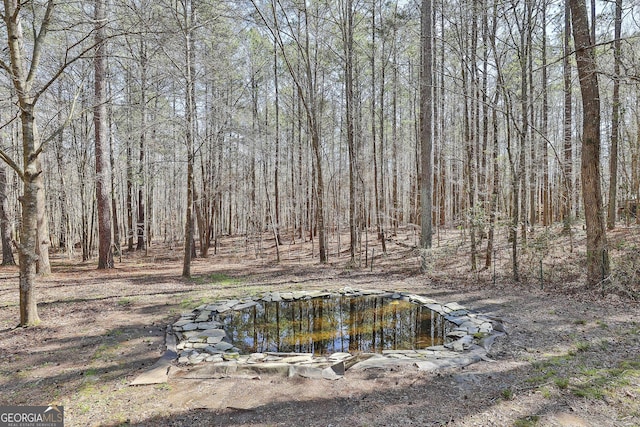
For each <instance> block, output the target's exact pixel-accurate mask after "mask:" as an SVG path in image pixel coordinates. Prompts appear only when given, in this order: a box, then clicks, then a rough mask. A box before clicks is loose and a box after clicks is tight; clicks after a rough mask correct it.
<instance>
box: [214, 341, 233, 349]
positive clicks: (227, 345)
mask: <svg viewBox="0 0 640 427" xmlns="http://www.w3.org/2000/svg"><path fill="white" fill-rule="evenodd" d="M213 348H214V350H216V351H227V350H231V349H232V348H233V344H230V343H228V342H226V341H221V342H219V343H217V344H216V345H215V346H213Z"/></svg>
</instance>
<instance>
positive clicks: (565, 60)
mask: <svg viewBox="0 0 640 427" xmlns="http://www.w3.org/2000/svg"><path fill="white" fill-rule="evenodd" d="M570 40H571V10H570V8H569V2H568V1H566V2H565V9H564V44H563V57H562V70H563V81H564V86H563V88H564V110H563V115H564V117H563V121H562V123H563V133H564V150H563V151H564V168H563V175H564V179H563V183H564V186H563V199H564V203H563V206H562V220H563V223H564V233H570V232H571V215H572V213H573V141H572V130H571V129H572V124H571V123H572V106H571V103H572V100H571V98H572V96H571V90H572V89H571V64H570V63H569V56H570V54H571V45H570Z"/></svg>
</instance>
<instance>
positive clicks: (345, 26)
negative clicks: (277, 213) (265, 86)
mask: <svg viewBox="0 0 640 427" xmlns="http://www.w3.org/2000/svg"><path fill="white" fill-rule="evenodd" d="M374 7H375V6H374ZM342 9H343V10H342V23H341V27H342V28H341V29H342V40H343V45H344V55H345V63H344V85H345V87H344V91H345V101H346V102H345V104H346V115H347V117H346V125H347V147H348V153H349V263H350V265H354V264H355V258H356V245H357V240H358V230H357V218H356V215H357V211H356V198H357V194H356V180H357V175H358V172H357V159H356V146H355V145H356V141H355V126H354V116H355V114H354V111H353V109H354V105H353V104H354V94H353V2H352V0H345V1H344V3H343V4H342ZM374 97H375V96H374V95H373V94H372V98H374ZM374 153H375V141H374ZM375 168H376V165H375V159H374V169H375ZM374 173H375V174H376V176H377V171H375V172H374ZM375 185H376V187H377V183H376V184H375ZM376 200H377V196H376ZM376 212H377V207H376Z"/></svg>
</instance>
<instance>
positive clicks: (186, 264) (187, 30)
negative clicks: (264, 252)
mask: <svg viewBox="0 0 640 427" xmlns="http://www.w3.org/2000/svg"><path fill="white" fill-rule="evenodd" d="M183 18H184V22H183V23H182V24H183V25H184V27H183V31H184V37H185V40H184V41H185V45H184V47H185V65H186V67H185V70H186V81H185V86H186V90H185V116H186V117H185V140H186V145H187V204H186V218H185V225H184V227H185V228H184V260H183V264H182V277H191V258H192V255H193V254H192V251H193V250H194V243H193V236H194V218H193V200H194V196H193V194H194V178H193V163H194V139H195V134H194V129H195V123H194V119H195V117H194V115H195V109H196V105H195V40H194V26H195V23H196V10H195V6H194V5H193V3H192V2H191V1H189V2H186V3H185V4H184V17H183Z"/></svg>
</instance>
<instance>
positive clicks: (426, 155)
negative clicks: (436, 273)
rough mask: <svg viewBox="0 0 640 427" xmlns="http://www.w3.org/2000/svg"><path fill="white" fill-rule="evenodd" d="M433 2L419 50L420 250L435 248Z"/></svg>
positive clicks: (427, 3) (427, 4) (425, 13)
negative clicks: (433, 194) (432, 246)
mask: <svg viewBox="0 0 640 427" xmlns="http://www.w3.org/2000/svg"><path fill="white" fill-rule="evenodd" d="M431 8H432V4H431V0H422V11H421V19H420V23H421V24H420V29H421V31H420V46H421V61H422V67H421V73H420V168H421V170H420V173H421V186H420V205H421V209H420V212H421V215H420V217H421V232H420V248H421V249H423V250H427V249H430V248H431V244H432V234H433V229H432V223H431V219H432V218H431V210H432V206H431V205H432V190H433V189H432V185H433V163H432V159H431V156H432V149H433V139H432V138H433V133H432V129H431V128H432V123H431V122H432V119H433V116H432V114H433V110H432V104H433V83H432V80H433V70H432V66H433V52H432V46H431V45H432V40H431V37H432V33H433V28H432V21H431V19H432V16H431ZM421 269H422V271H426V270H427V259H426V252H423V254H422V261H421Z"/></svg>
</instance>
